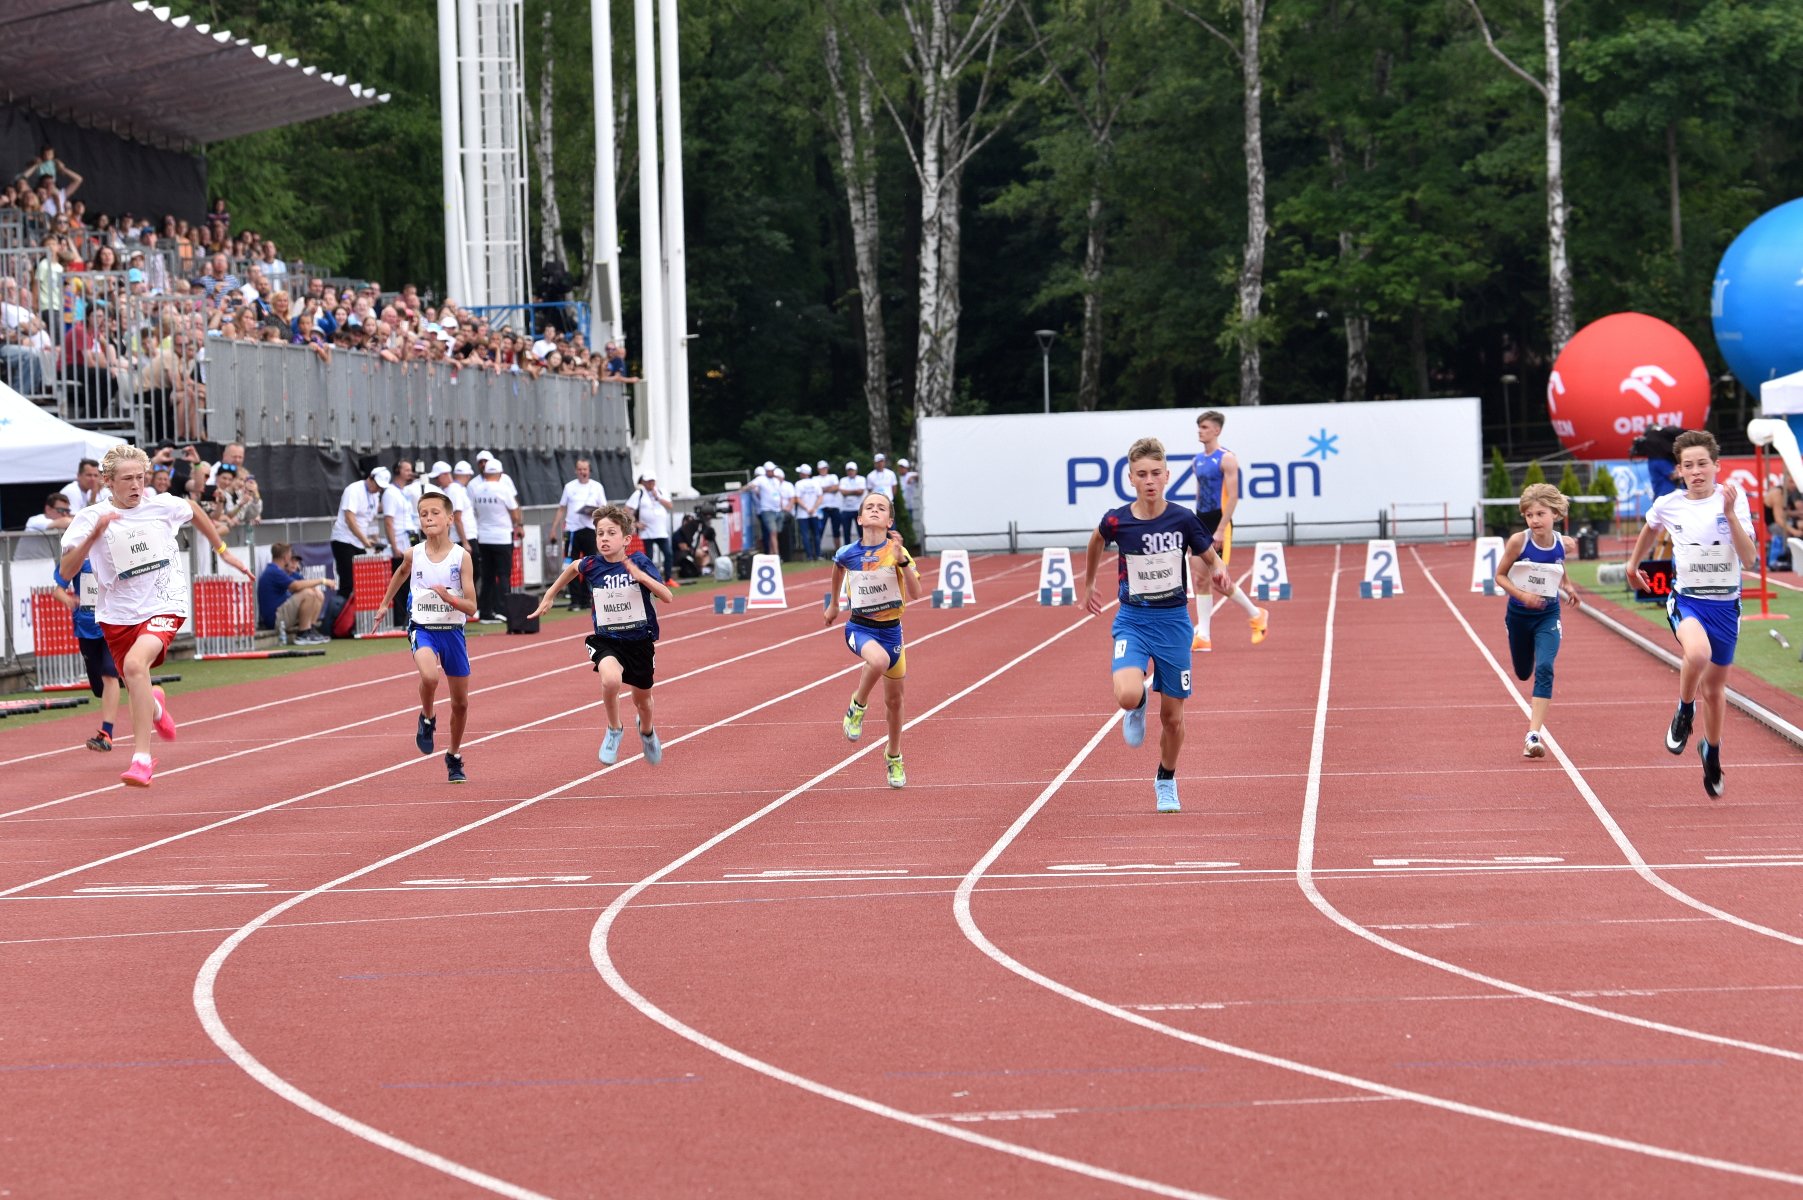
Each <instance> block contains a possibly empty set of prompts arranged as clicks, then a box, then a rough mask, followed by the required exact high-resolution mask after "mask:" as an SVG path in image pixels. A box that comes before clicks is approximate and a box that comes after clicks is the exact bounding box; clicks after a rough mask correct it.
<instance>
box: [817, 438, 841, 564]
mask: <svg viewBox="0 0 1803 1200" xmlns="http://www.w3.org/2000/svg"><path fill="white" fill-rule="evenodd" d="M814 478H815V480H817V481H818V482H819V484H820V529H821V535H820V550H821V552H822V553H825V552H826V534H827V532H828V531H830V532H831V533H832V535H833V544H834V545H835V546H843V545H844V544H845V542H844V539H842V538H840V536H839V477H838V476H837V475H835V474H833V465H832V464H831V463H829V462H827V461H826V459H824V458H823V459H821V460H820V461H819V462H817V463H815V464H814Z"/></svg>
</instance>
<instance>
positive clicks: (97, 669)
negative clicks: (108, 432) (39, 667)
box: [51, 559, 119, 751]
mask: <svg viewBox="0 0 1803 1200" xmlns="http://www.w3.org/2000/svg"><path fill="white" fill-rule="evenodd" d="M51 574H52V575H53V576H55V578H56V587H57V592H56V598H57V599H58V600H61V601H62V602H63V603H64V604H65V605H67V606H68V607H69V608H70V610H71V611H72V612H73V614H74V617H75V640H76V642H77V643H78V644H79V645H80V646H81V659H82V662H83V664H84V665H86V667H87V669H88V690H89V691H91V692H93V693H94V695H95V697H96V698H97V699H98V700H99V701H100V728H99V729H97V730H95V732H94V736H93V737H91V738H89V739H88V740H87V743H86V745H87V747H88V749H90V750H100V751H107V750H111V749H112V748H113V721H114V719H115V718H116V717H118V715H119V668H118V667H117V666H115V665H114V664H113V652H112V650H110V649H108V647H107V644H106V635H105V634H104V633H102V632H101V631H100V623H99V622H98V621H96V620H95V619H94V603H95V600H96V598H97V597H98V596H99V594H100V589H99V585H98V584H97V583H96V582H95V579H94V564H93V563H91V562H89V561H87V560H86V559H83V560H82V564H81V570H80V571H77V572H76V574H75V578H74V579H72V580H71V579H64V578H63V572H62V566H61V564H60V563H59V564H57V565H56V566H54V567H52V568H51Z"/></svg>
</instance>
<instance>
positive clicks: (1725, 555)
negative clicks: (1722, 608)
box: [1672, 542, 1740, 596]
mask: <svg viewBox="0 0 1803 1200" xmlns="http://www.w3.org/2000/svg"><path fill="white" fill-rule="evenodd" d="M1672 557H1673V558H1674V559H1676V560H1677V564H1678V590H1679V591H1680V592H1683V593H1684V594H1685V595H1687V596H1738V595H1740V556H1739V555H1737V554H1735V553H1734V544H1733V543H1732V542H1709V543H1706V544H1704V545H1692V544H1689V543H1685V542H1673V543H1672Z"/></svg>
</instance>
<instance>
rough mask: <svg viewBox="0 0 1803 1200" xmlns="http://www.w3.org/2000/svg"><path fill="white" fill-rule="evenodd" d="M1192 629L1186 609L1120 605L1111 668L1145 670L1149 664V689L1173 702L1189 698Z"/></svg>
mask: <svg viewBox="0 0 1803 1200" xmlns="http://www.w3.org/2000/svg"><path fill="white" fill-rule="evenodd" d="M1195 631H1196V627H1195V625H1194V623H1193V622H1191V620H1190V615H1189V605H1187V604H1184V605H1180V606H1172V607H1169V608H1145V607H1140V606H1136V605H1132V604H1123V605H1121V607H1120V611H1118V612H1117V613H1115V615H1114V666H1113V668H1112V669H1113V670H1116V671H1120V670H1125V669H1127V668H1132V669H1133V670H1135V671H1143V670H1145V669H1146V660H1147V659H1151V660H1152V689H1153V690H1154V691H1157V692H1162V693H1163V694H1164V695H1166V696H1170V697H1172V698H1173V699H1177V700H1185V699H1188V698H1189V694H1190V638H1191V636H1192V635H1193V634H1194V633H1195Z"/></svg>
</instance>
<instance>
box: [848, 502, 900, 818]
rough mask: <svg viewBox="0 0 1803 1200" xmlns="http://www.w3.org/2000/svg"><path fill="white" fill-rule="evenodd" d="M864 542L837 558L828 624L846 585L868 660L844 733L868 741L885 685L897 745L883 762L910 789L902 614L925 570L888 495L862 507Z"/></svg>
mask: <svg viewBox="0 0 1803 1200" xmlns="http://www.w3.org/2000/svg"><path fill="white" fill-rule="evenodd" d="M857 522H858V540H857V541H855V542H850V543H848V544H846V545H844V546H841V547H839V550H838V552H837V553H836V554H834V555H833V582H832V587H831V589H830V590H829V591H828V592H827V597H826V623H827V624H828V625H831V624H832V623H833V622H834V621H836V620H837V619H838V617H839V585H840V584H845V585H846V595H847V597H848V598H849V600H850V601H851V615H850V616H848V617H847V618H845V645H846V647H847V648H848V649H850V650H851V652H852V653H853V654H855V655H857V656H858V657H859V658H861V659H863V660H864V666H863V668H862V669H861V670H860V671H859V672H858V686H857V688H856V690H855V691H853V692H852V696H851V704H850V706H849V707H847V708H846V710H845V719H844V720H843V721H841V722H840V729H842V730H843V731H844V733H845V736H846V737H847V738H848V739H849V740H851V741H854V742H855V741H857V740H858V739H859V738H860V737H862V736H864V706H865V705H866V704H867V703H869V701H870V693H871V690H872V689H874V688H875V687H876V681H877V680H878V679H879V678H880V679H881V680H882V681H883V707H884V709H885V710H886V712H887V715H888V718H889V744H888V745H887V746H885V747H884V748H883V762H884V764H885V767H886V769H887V771H888V773H889V786H890V787H893V788H899V787H906V786H907V785H908V772H907V770H906V769H905V768H903V766H902V752H901V737H902V723H903V722H902V680H903V679H904V678H905V677H906V676H907V674H908V652H907V650H906V648H905V647H904V646H903V645H902V627H901V619H902V610H903V609H905V608H906V607H907V606H908V601H910V600H918V599H920V569H919V568H918V567H916V566H915V565H914V556H913V555H912V554H909V553H908V551H907V550H906V548H904V547H903V546H902V540H901V535H900V534H898V533H896V532H895V529H894V525H895V506H894V502H893V501H892V500H890V499H889V497H888V496H885V495H884V494H883V493H882V492H868V493H866V494H865V496H864V499H863V500H862V501H860V502H859V504H858V511H857Z"/></svg>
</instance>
